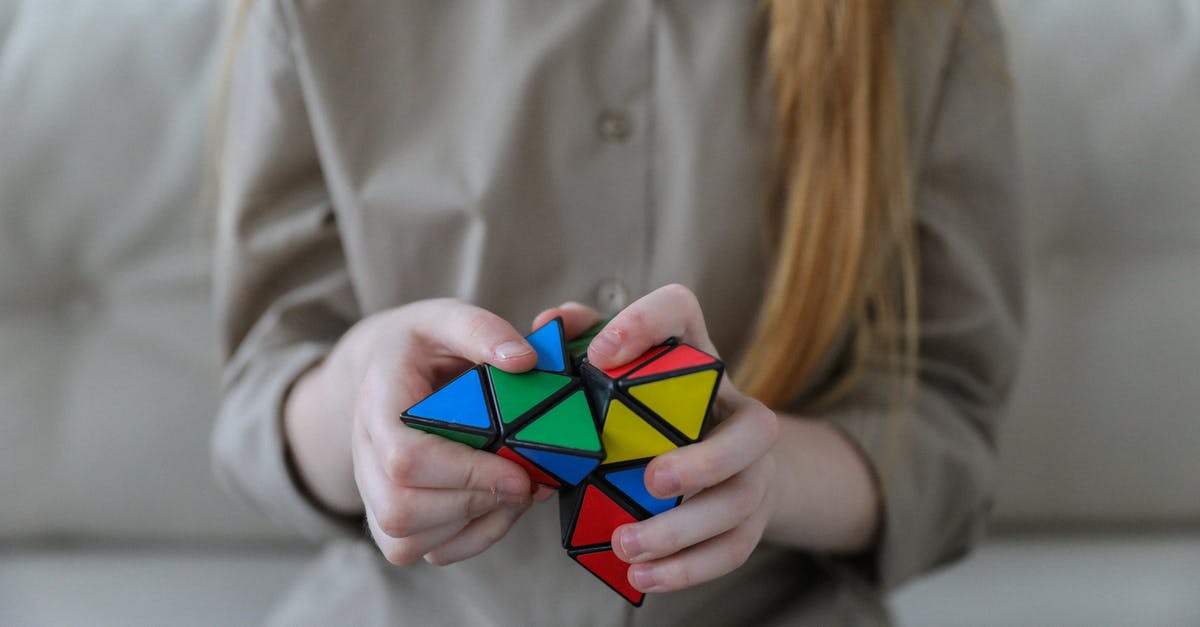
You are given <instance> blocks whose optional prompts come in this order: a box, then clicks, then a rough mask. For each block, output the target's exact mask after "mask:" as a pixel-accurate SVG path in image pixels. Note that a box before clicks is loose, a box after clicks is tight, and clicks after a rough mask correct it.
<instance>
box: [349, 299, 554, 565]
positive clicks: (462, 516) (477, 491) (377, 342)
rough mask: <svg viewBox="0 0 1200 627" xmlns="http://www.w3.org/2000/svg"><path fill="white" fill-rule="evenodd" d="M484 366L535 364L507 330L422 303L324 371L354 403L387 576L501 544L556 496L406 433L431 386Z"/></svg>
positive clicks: (367, 330)
mask: <svg viewBox="0 0 1200 627" xmlns="http://www.w3.org/2000/svg"><path fill="white" fill-rule="evenodd" d="M477 362H487V363H490V364H492V365H494V366H496V367H498V368H500V369H502V370H505V371H507V372H523V371H526V370H529V369H530V368H532V367H533V366H534V365H535V364H536V363H537V356H536V354H535V353H534V351H533V348H532V347H531V346H530V345H529V343H528V342H526V341H525V339H524V338H523V337H522V336H521V334H520V333H518V332H517V331H516V330H515V329H514V328H513V327H512V326H511V325H510V324H508V323H507V322H505V321H504V320H503V319H501V318H500V317H498V316H496V315H495V314H492V313H490V312H488V311H486V310H483V309H480V308H478V307H475V306H472V305H468V304H465V303H462V302H459V301H456V300H452V299H437V300H426V301H420V302H416V303H412V304H410V305H406V306H403V307H399V308H396V309H392V310H388V311H386V312H382V313H380V314H376V315H375V316H371V317H369V318H367V319H365V320H363V321H362V322H360V323H359V324H358V325H356V326H355V327H354V328H353V329H351V331H350V332H349V333H348V334H347V335H346V336H345V337H344V338H343V340H342V341H341V342H339V344H338V347H337V348H336V349H335V350H334V352H333V353H332V354H331V355H330V358H329V360H327V364H326V365H327V368H326V371H327V372H328V373H330V374H329V375H328V376H333V377H337V378H342V379H343V381H341V382H340V383H338V384H336V385H335V387H340V389H356V390H357V394H356V395H355V397H354V399H353V400H352V401H351V405H352V407H353V421H354V424H353V427H352V435H351V451H352V456H353V473H354V482H355V484H356V485H357V489H358V493H359V495H360V497H361V499H362V504H363V506H364V509H365V512H366V517H367V523H368V526H369V528H370V531H371V536H372V537H373V538H374V540H375V543H376V544H377V545H378V546H379V549H380V551H382V553H383V554H384V556H385V557H386V558H387V559H388V561H390V562H392V563H394V564H400V565H404V564H411V563H413V562H416V561H417V560H419V559H421V558H422V557H424V559H425V560H426V561H428V562H430V563H432V564H438V565H442V564H449V563H453V562H457V561H461V560H464V559H467V558H469V557H472V556H474V555H477V554H479V553H481V552H482V551H484V550H485V549H487V548H488V547H490V546H491V545H492V544H494V543H495V542H497V541H498V540H499V539H500V538H502V537H503V536H504V534H505V533H507V531H508V529H509V528H510V527H511V526H512V524H513V523H514V522H515V521H516V520H517V518H519V517H520V515H521V514H522V513H524V512H525V510H526V509H528V508H529V506H530V504H531V502H532V500H534V499H535V498H536V499H537V500H545V499H546V498H548V497H549V496H550V494H551V493H552V491H551V490H550V489H549V488H544V487H540V486H539V487H538V489H537V490H535V491H531V484H530V481H529V477H528V475H527V474H526V472H525V470H524V469H522V468H521V467H520V466H518V465H517V464H514V463H513V462H511V461H508V460H506V459H504V458H502V457H500V456H498V455H495V454H492V453H489V452H486V451H480V450H475V449H472V448H470V447H468V446H465V445H463V444H460V443H457V442H454V441H451V440H448V439H445V438H442V437H439V436H436V435H432V434H429V433H425V432H423V431H420V430H417V429H412V428H410V427H408V426H406V425H404V424H403V423H401V422H400V420H399V416H400V414H401V412H403V411H404V410H405V409H407V408H409V407H410V406H412V405H413V404H414V403H416V402H418V401H419V400H421V399H423V398H425V397H426V396H428V395H429V394H430V393H431V392H432V391H433V390H434V388H435V387H436V386H438V385H440V384H442V383H444V382H446V381H447V380H449V379H450V378H451V377H453V376H455V375H457V374H459V373H461V372H463V371H465V370H466V369H467V368H469V367H470V366H471V365H472V364H474V363H477Z"/></svg>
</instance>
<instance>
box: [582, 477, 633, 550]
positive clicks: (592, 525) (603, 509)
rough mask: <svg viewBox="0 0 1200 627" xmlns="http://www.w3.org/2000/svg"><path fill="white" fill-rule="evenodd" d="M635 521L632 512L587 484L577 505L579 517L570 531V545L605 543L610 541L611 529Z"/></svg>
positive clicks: (613, 529) (614, 529)
mask: <svg viewBox="0 0 1200 627" xmlns="http://www.w3.org/2000/svg"><path fill="white" fill-rule="evenodd" d="M632 522H637V519H636V518H634V517H633V514H630V513H629V512H627V511H625V509H624V508H622V507H621V506H620V505H618V504H617V502H616V501H614V500H612V499H610V498H609V497H608V495H607V494H605V493H603V492H601V491H600V490H599V488H597V487H596V486H594V485H588V487H587V489H585V490H584V492H583V502H582V503H581V504H580V505H579V517H578V518H577V519H576V520H575V530H574V531H573V532H572V533H571V546H572V547H581V546H590V545H593V544H607V543H609V542H611V541H612V534H613V531H616V529H617V527H620V526H621V525H624V524H626V523H632Z"/></svg>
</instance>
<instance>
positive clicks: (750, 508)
mask: <svg viewBox="0 0 1200 627" xmlns="http://www.w3.org/2000/svg"><path fill="white" fill-rule="evenodd" d="M761 502H762V495H761V494H760V493H759V490H758V489H752V490H742V491H740V492H738V496H737V498H736V499H734V501H733V503H732V504H731V508H732V509H733V514H734V516H736V517H737V519H738V520H739V521H741V520H745V519H747V518H749V517H751V516H753V515H754V512H756V511H758V505H759V503H761Z"/></svg>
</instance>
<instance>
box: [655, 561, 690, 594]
mask: <svg viewBox="0 0 1200 627" xmlns="http://www.w3.org/2000/svg"><path fill="white" fill-rule="evenodd" d="M663 570H664V571H665V572H664V573H663V580H664V581H663V583H664V584H665V585H667V586H668V587H670V588H673V589H681V588H690V587H691V586H692V585H693V584H694V583H695V582H696V575H695V573H693V572H692V569H691V568H689V567H688V566H687V565H685V564H679V563H676V564H674V565H672V566H668V567H667V568H665V569H663Z"/></svg>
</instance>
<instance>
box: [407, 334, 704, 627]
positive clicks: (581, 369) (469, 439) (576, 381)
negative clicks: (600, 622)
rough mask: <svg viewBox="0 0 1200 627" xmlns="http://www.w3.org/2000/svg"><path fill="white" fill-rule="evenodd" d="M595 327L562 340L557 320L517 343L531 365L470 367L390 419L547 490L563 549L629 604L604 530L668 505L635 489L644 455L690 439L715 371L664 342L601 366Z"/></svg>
mask: <svg viewBox="0 0 1200 627" xmlns="http://www.w3.org/2000/svg"><path fill="white" fill-rule="evenodd" d="M602 326H603V325H597V326H596V327H593V328H592V329H589V330H588V331H587V332H585V333H584V334H583V335H582V336H581V337H579V338H576V339H574V340H572V341H571V342H570V343H569V344H568V343H567V342H565V338H564V334H563V326H562V320H561V319H558V318H556V319H554V320H552V321H550V322H548V323H547V324H545V325H543V326H542V327H540V328H538V329H537V330H536V331H534V332H533V333H531V334H530V335H529V336H528V338H527V339H528V340H529V343H530V344H532V345H533V348H534V350H535V351H536V352H537V356H538V362H537V366H535V367H534V369H533V370H530V371H529V372H525V373H521V374H509V373H507V372H504V371H502V370H499V369H497V368H495V367H493V366H490V365H487V364H481V365H477V366H474V367H472V368H471V369H470V370H468V371H466V372H465V373H463V374H461V375H459V376H458V377H457V378H455V379H454V380H452V381H450V382H449V383H447V384H446V385H444V386H442V387H441V388H439V389H438V390H436V391H434V392H433V393H432V394H430V395H429V396H428V397H426V398H425V399H423V400H421V401H420V402H418V403H417V404H416V405H413V406H412V407H410V408H409V409H408V410H407V411H405V412H404V414H403V415H402V416H401V420H402V421H404V423H405V424H407V425H409V426H410V427H414V428H417V429H422V430H424V431H428V432H430V433H434V434H437V435H440V436H443V437H447V438H450V439H452V440H456V441H458V442H462V443H463V444H466V445H468V446H473V447H475V448H478V449H484V450H488V451H492V452H494V453H496V454H498V455H502V456H504V457H505V458H507V459H510V460H512V461H514V462H516V463H518V464H520V465H521V466H522V467H524V468H525V469H526V471H528V472H529V476H530V478H531V479H532V480H533V481H535V482H538V483H542V484H545V485H549V486H551V487H554V488H561V489H560V490H559V512H560V520H561V523H562V544H563V548H565V549H566V550H567V554H568V555H569V556H570V557H571V558H572V559H574V560H575V561H576V562H577V563H579V564H580V565H582V566H583V567H584V568H586V569H587V570H588V571H589V572H591V573H592V574H593V575H595V576H596V577H597V578H599V579H600V580H601V581H603V582H604V583H605V584H607V585H608V586H609V587H610V588H612V589H613V590H615V591H616V592H617V593H618V594H620V595H621V596H623V597H624V598H625V599H627V600H628V601H629V602H630V603H632V604H634V605H635V606H640V605H641V604H642V600H643V598H644V595H643V594H642V593H641V592H638V591H637V590H635V589H634V588H633V586H631V585H630V584H629V580H628V570H629V565H628V564H626V563H625V562H623V561H621V560H620V558H618V557H617V556H616V554H614V553H613V550H612V545H611V543H610V541H611V539H612V534H613V531H614V530H616V528H617V527H619V526H620V525H623V524H625V523H631V522H635V521H638V520H645V519H646V518H649V517H650V516H653V515H655V514H659V513H662V512H665V511H667V510H669V509H671V508H673V507H675V506H677V505H678V504H679V502H680V500H681V499H680V498H674V499H659V498H655V497H654V496H652V495H651V494H650V493H649V491H648V490H647V489H646V484H645V480H644V475H645V471H646V465H647V464H649V463H650V461H651V460H652V459H654V457H656V456H658V455H660V454H662V453H665V452H667V451H669V450H671V449H674V448H676V447H679V446H683V445H685V444H689V443H692V442H695V441H697V440H699V439H700V437H701V435H702V433H703V431H704V427H705V423H706V421H707V418H708V415H709V413H710V411H711V408H712V403H713V399H714V398H715V396H716V391H717V386H718V385H719V383H720V380H721V373H722V372H723V370H724V364H722V363H721V362H720V361H719V360H717V359H716V358H714V357H712V356H710V355H708V354H706V353H703V352H701V351H699V350H696V349H695V348H693V347H691V346H688V345H687V344H681V343H679V342H676V341H675V340H669V341H668V342H666V343H665V344H662V345H660V346H656V347H654V348H652V349H650V350H649V351H647V352H646V353H644V354H643V355H641V356H640V357H638V358H637V359H635V360H633V361H632V362H630V363H628V364H626V365H624V366H621V367H619V368H615V369H611V370H602V369H600V368H597V367H595V366H593V365H592V364H590V363H588V361H587V358H586V356H585V355H586V354H587V347H588V344H589V343H590V342H591V339H592V338H593V337H595V334H596V333H597V332H598V331H599V329H600V328H602Z"/></svg>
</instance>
